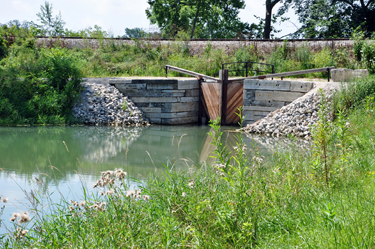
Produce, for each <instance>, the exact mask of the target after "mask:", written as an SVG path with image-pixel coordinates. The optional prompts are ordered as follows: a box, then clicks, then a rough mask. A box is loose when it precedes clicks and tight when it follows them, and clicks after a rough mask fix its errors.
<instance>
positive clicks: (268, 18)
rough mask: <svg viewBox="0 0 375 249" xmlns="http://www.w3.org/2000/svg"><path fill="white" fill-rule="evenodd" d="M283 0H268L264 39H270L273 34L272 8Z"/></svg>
mask: <svg viewBox="0 0 375 249" xmlns="http://www.w3.org/2000/svg"><path fill="white" fill-rule="evenodd" d="M280 1H281V0H273V1H272V0H266V23H265V25H264V35H263V38H264V39H270V35H271V31H272V30H271V21H272V9H273V7H275V5H276V4H277V3H278V2H280Z"/></svg>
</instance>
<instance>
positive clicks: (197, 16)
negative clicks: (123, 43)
mask: <svg viewBox="0 0 375 249" xmlns="http://www.w3.org/2000/svg"><path fill="white" fill-rule="evenodd" d="M148 4H149V5H150V7H149V8H148V9H147V10H146V15H147V18H148V19H150V21H151V23H152V24H157V25H158V26H159V28H160V29H161V31H162V33H163V35H164V36H165V37H175V36H176V35H177V33H178V32H179V31H184V32H189V33H190V37H191V38H194V37H199V38H234V37H236V36H238V34H242V33H243V32H244V31H246V29H247V28H248V27H249V25H248V24H247V23H242V22H241V21H240V20H239V18H238V13H239V10H240V9H243V8H244V7H245V1H244V0H227V1H225V0H148Z"/></svg>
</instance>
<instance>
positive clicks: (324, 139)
mask: <svg viewBox="0 0 375 249" xmlns="http://www.w3.org/2000/svg"><path fill="white" fill-rule="evenodd" d="M318 113H319V114H318V115H319V120H318V122H317V124H316V126H315V127H314V129H313V131H312V134H313V138H314V139H313V147H312V152H313V156H314V157H315V158H316V159H315V161H314V162H313V163H314V164H313V170H314V171H315V176H316V178H317V181H318V180H319V179H320V178H322V176H323V178H324V179H325V182H326V184H327V186H329V182H330V178H331V171H332V169H331V167H332V165H331V164H332V163H333V162H332V160H333V158H334V157H333V156H332V153H331V145H332V136H333V124H332V123H331V121H330V116H332V115H331V110H330V109H329V107H328V106H327V103H326V99H325V95H324V92H323V91H322V90H320V105H319V112H318Z"/></svg>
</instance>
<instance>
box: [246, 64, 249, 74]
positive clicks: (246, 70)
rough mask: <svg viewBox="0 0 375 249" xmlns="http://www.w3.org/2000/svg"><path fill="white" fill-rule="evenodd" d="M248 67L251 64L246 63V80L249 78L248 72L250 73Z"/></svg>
mask: <svg viewBox="0 0 375 249" xmlns="http://www.w3.org/2000/svg"><path fill="white" fill-rule="evenodd" d="M248 65H249V62H246V78H247V72H248V70H247V69H248Z"/></svg>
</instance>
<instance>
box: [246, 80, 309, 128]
mask: <svg viewBox="0 0 375 249" xmlns="http://www.w3.org/2000/svg"><path fill="white" fill-rule="evenodd" d="M312 88H313V83H311V82H300V81H287V80H245V82H244V90H243V115H244V116H245V125H247V124H252V123H254V122H255V121H258V120H260V119H262V118H264V117H266V116H267V115H268V114H269V113H270V112H273V111H275V110H277V109H280V108H281V107H283V106H285V105H288V104H290V103H291V102H293V101H294V100H296V99H297V98H299V97H302V96H303V95H305V94H306V93H307V92H309V91H310V90H311V89H312Z"/></svg>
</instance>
